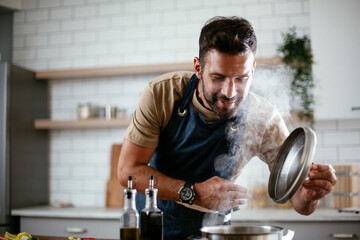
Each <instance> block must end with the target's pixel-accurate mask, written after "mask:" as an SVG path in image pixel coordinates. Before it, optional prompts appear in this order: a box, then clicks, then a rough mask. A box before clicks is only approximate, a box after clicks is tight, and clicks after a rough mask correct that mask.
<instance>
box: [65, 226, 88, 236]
mask: <svg viewBox="0 0 360 240" xmlns="http://www.w3.org/2000/svg"><path fill="white" fill-rule="evenodd" d="M65 230H66V231H67V232H68V233H72V234H80V233H86V228H77V227H68V228H65Z"/></svg>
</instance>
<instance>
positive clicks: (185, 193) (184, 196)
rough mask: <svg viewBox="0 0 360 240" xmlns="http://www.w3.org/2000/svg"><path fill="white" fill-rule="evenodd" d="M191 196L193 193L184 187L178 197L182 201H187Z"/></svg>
mask: <svg viewBox="0 0 360 240" xmlns="http://www.w3.org/2000/svg"><path fill="white" fill-rule="evenodd" d="M192 196H193V191H192V189H191V188H188V187H185V188H183V189H181V192H180V197H181V199H182V200H184V201H189V200H190V199H191V198H192Z"/></svg>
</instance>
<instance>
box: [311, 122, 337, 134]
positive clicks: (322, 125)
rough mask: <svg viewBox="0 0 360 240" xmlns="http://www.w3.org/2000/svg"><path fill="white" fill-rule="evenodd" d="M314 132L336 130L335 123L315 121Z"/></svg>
mask: <svg viewBox="0 0 360 240" xmlns="http://www.w3.org/2000/svg"><path fill="white" fill-rule="evenodd" d="M314 128H315V130H316V131H320V130H336V129H337V121H336V120H322V121H317V120H316V119H315V126H314Z"/></svg>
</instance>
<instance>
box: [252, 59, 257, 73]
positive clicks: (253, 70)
mask: <svg viewBox="0 0 360 240" xmlns="http://www.w3.org/2000/svg"><path fill="white" fill-rule="evenodd" d="M255 68H256V61H255V60H254V64H253V69H252V74H253V75H254V72H255Z"/></svg>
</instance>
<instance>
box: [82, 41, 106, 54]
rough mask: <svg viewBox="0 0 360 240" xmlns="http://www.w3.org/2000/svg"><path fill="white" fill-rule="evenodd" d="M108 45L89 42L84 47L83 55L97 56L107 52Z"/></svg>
mask: <svg viewBox="0 0 360 240" xmlns="http://www.w3.org/2000/svg"><path fill="white" fill-rule="evenodd" d="M109 48H110V46H109V45H104V44H90V45H86V47H85V56H99V55H105V54H108V53H109Z"/></svg>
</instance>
